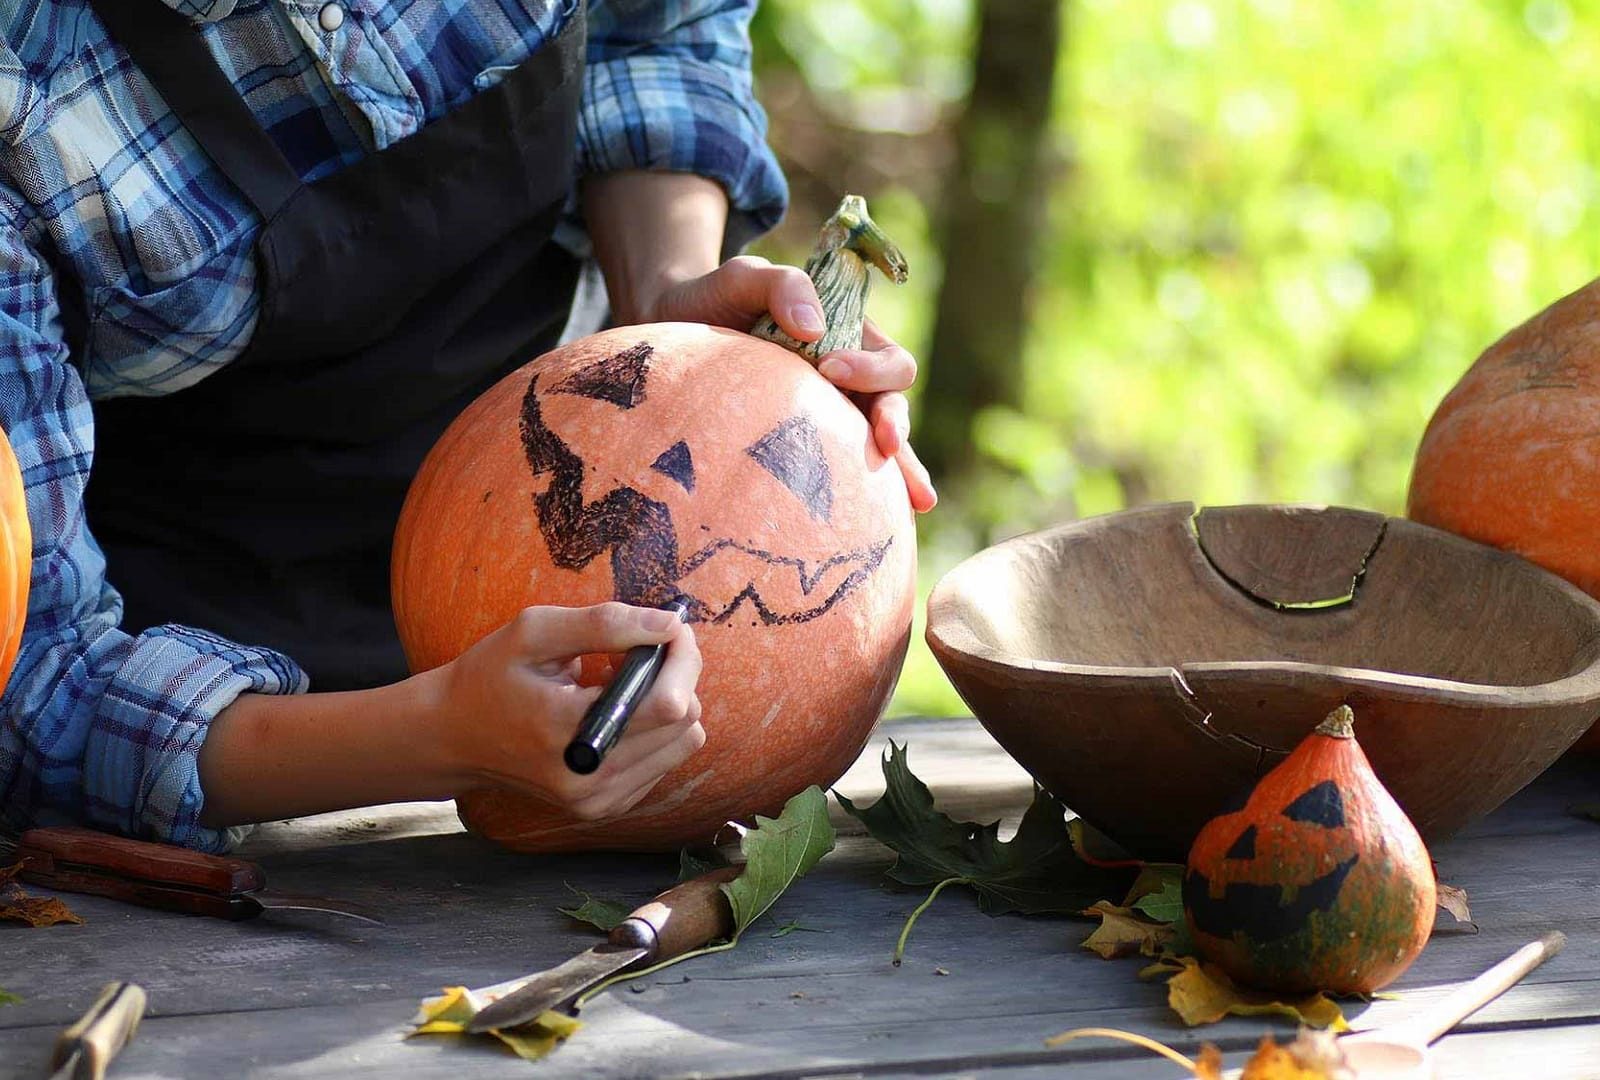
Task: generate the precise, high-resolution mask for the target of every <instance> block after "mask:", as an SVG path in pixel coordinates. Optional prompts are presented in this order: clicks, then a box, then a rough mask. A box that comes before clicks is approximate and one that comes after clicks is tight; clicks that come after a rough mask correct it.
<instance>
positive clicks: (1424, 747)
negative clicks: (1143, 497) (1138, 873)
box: [928, 503, 1600, 860]
mask: <svg viewBox="0 0 1600 1080" xmlns="http://www.w3.org/2000/svg"><path fill="white" fill-rule="evenodd" d="M928 643H929V645H930V646H932V648H933V652H934V655H935V656H936V657H938V660H939V663H940V664H941V665H942V666H943V667H944V670H945V672H946V673H947V674H948V675H949V676H950V679H951V681H952V682H954V683H955V686H956V689H957V690H959V691H960V693H961V696H962V698H963V699H964V700H965V701H966V703H967V704H968V706H970V707H971V709H972V711H973V712H974V713H975V714H976V715H977V717H978V719H979V720H980V721H982V723H983V725H984V726H985V727H986V728H988V730H989V731H990V733H991V734H993V735H994V737H995V739H996V740H998V741H999V743H1000V745H1001V746H1003V747H1005V749H1006V750H1007V752H1009V753H1010V754H1011V755H1012V756H1013V757H1015V758H1016V759H1017V761H1019V762H1020V763H1021V764H1022V765H1023V767H1024V768H1026V769H1027V770H1028V771H1029V772H1031V773H1032V774H1033V776H1034V777H1035V779H1037V780H1038V781H1039V783H1041V784H1042V785H1044V787H1046V788H1047V789H1049V790H1050V791H1051V792H1053V793H1054V794H1055V795H1056V796H1057V797H1058V798H1060V799H1061V800H1062V801H1064V802H1065V803H1066V804H1067V805H1068V806H1070V807H1072V808H1073V809H1074V810H1076V811H1077V812H1078V813H1079V814H1081V815H1082V816H1083V818H1084V819H1085V820H1086V821H1087V822H1089V823H1090V824H1091V825H1093V826H1095V827H1096V828H1098V829H1100V830H1101V831H1102V832H1104V833H1106V834H1107V835H1109V836H1110V837H1111V838H1112V839H1114V840H1116V841H1118V842H1119V843H1120V844H1122V845H1123V846H1124V847H1126V848H1128V849H1129V850H1130V851H1132V852H1135V853H1137V854H1140V855H1143V856H1145V857H1148V858H1160V859H1173V860H1182V859H1183V858H1184V857H1185V856H1186V854H1187V852H1188V848H1189V844H1190V842H1191V841H1192V840H1193V838H1194V835H1195V833H1196V832H1198V831H1199V829H1200V826H1201V825H1203V824H1204V823H1205V822H1206V821H1207V820H1208V819H1210V818H1211V817H1213V816H1215V815H1216V814H1217V813H1218V812H1220V811H1221V809H1222V807H1223V805H1224V803H1225V802H1227V801H1228V799H1229V798H1230V797H1231V796H1233V795H1235V794H1237V793H1238V792H1239V791H1241V790H1244V789H1247V788H1248V787H1249V786H1250V785H1251V784H1252V782H1253V781H1254V779H1255V778H1256V777H1258V776H1259V775H1261V773H1263V772H1264V771H1266V770H1267V769H1269V768H1271V767H1272V766H1273V765H1274V764H1276V763H1277V762H1278V761H1279V760H1281V759H1282V758H1283V756H1284V755H1285V754H1286V753H1287V752H1288V751H1289V750H1291V749H1292V748H1293V747H1294V746H1295V745H1296V744H1297V743H1298V742H1299V741H1300V739H1301V738H1302V737H1303V736H1304V735H1305V734H1306V733H1307V732H1309V731H1310V730H1311V729H1312V728H1313V727H1315V726H1316V724H1317V722H1318V721H1320V720H1321V719H1322V718H1323V717H1324V716H1325V715H1326V714H1327V713H1328V712H1329V711H1330V710H1331V709H1333V708H1334V707H1335V706H1337V705H1339V704H1340V703H1341V702H1348V703H1349V704H1350V706H1351V707H1352V708H1353V709H1354V710H1355V713H1356V736H1357V738H1359V739H1360V741H1361V745H1362V746H1363V747H1364V748H1365V749H1366V752H1367V755H1368V757H1370V758H1371V759H1372V764H1373V766H1374V768H1375V769H1376V770H1377V773H1378V775H1379V777H1381V778H1382V780H1383V782H1384V783H1385V784H1386V785H1387V786H1388V787H1389V790H1390V791H1391V792H1393V793H1394V796H1395V798H1396V799H1397V800H1399V802H1400V805H1401V806H1403V807H1405V809H1406V812H1407V813H1408V814H1410V815H1411V818H1412V820H1413V821H1414V822H1415V823H1416V825H1417V828H1418V830H1419V831H1420V832H1421V833H1422V835H1423V837H1424V838H1425V839H1427V840H1429V841H1437V840H1439V839H1440V838H1442V837H1444V836H1446V835H1448V834H1449V833H1451V832H1453V831H1454V830H1456V829H1459V828H1460V827H1461V826H1463V825H1465V824H1467V823H1468V822H1469V821H1472V820H1473V819H1475V818H1477V817H1480V816H1481V815H1483V814H1487V813H1488V812H1489V811H1490V810H1493V809H1494V808H1495V807H1496V806H1498V805H1500V803H1502V802H1503V801H1505V800H1506V799H1507V798H1508V797H1510V796H1511V794H1512V793H1514V792H1515V791H1517V790H1518V789H1519V788H1521V787H1522V786H1523V785H1524V784H1526V783H1528V781H1530V780H1532V779H1533V778H1534V777H1535V776H1537V775H1538V774H1539V773H1540V772H1541V771H1542V770H1543V769H1545V768H1546V767H1547V766H1548V765H1549V764H1550V763H1551V762H1553V761H1554V760H1555V759H1556V758H1557V757H1558V756H1559V755H1560V754H1561V752H1562V751H1563V750H1565V749H1566V748H1567V747H1568V746H1569V745H1571V744H1572V743H1573V742H1574V741H1575V740H1577V738H1578V737H1579V736H1580V735H1581V734H1583V732H1584V730H1585V729H1586V728H1587V727H1588V726H1589V724H1590V723H1591V722H1592V721H1593V720H1594V719H1595V717H1596V715H1600V603H1597V602H1596V601H1595V600H1594V599H1592V598H1590V597H1589V596H1587V595H1585V594H1584V593H1582V592H1581V591H1579V590H1578V589H1577V588H1575V587H1574V586H1572V585H1570V584H1568V583H1567V582H1565V581H1563V580H1562V579H1560V578H1558V577H1556V576H1555V575H1554V574H1550V573H1547V572H1546V571H1544V570H1541V569H1539V568H1538V567H1536V566H1534V565H1533V564H1532V563H1530V562H1527V561H1525V560H1523V559H1521V558H1519V557H1518V556H1515V555H1511V554H1509V553H1506V552H1502V551H1498V550H1496V549H1493V548H1489V547H1484V546H1482V545H1480V544H1475V543H1473V542H1471V541H1469V540H1464V539H1462V538H1460V537H1458V536H1455V535H1453V534H1451V533H1447V532H1442V531H1440V530H1438V529H1432V528H1428V527H1427V526H1423V525H1418V524H1416V523H1414V522H1410V521H1405V520H1402V519H1399V518H1385V517H1384V516H1383V515H1381V514H1376V513H1371V512H1367V511H1361V510H1347V509H1340V508H1323V507H1289V506H1232V507H1219V508H1211V509H1206V510H1202V511H1200V512H1199V513H1198V514H1197V513H1196V512H1195V509H1194V507H1193V505H1191V504H1188V503H1182V504H1173V505H1167V506H1154V507H1149V508H1146V509H1139V510H1129V511H1125V512H1123V513H1118V514H1111V515H1107V516H1105V517H1099V518H1092V519H1089V520H1086V521H1079V522H1074V523H1072V524H1069V525H1063V526H1060V527H1058V528H1053V529H1049V530H1046V531H1043V532H1039V533H1034V534H1031V535H1028V536H1022V537H1018V538H1017V539H1014V540H1009V541H1007V542H1005V543H1002V544H999V545H996V546H995V547H992V548H989V549H987V550H985V551H982V552H980V553H978V554H977V555H974V556H973V557H972V558H970V559H968V560H966V561H965V562H963V563H962V564H961V565H959V566H957V567H956V568H955V569H954V570H952V571H951V572H950V573H949V574H947V575H946V576H945V577H944V579H943V580H941V581H940V582H939V584H938V585H937V586H936V587H935V589H934V590H933V595H932V596H931V597H930V598H929V600H928Z"/></svg>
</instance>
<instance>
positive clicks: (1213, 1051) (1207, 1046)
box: [1194, 1043, 1222, 1080]
mask: <svg viewBox="0 0 1600 1080" xmlns="http://www.w3.org/2000/svg"><path fill="white" fill-rule="evenodd" d="M1194 1076H1195V1080H1222V1051H1221V1050H1218V1049H1217V1046H1216V1044H1215V1043H1201V1044H1200V1056H1199V1057H1197V1058H1195V1059H1194Z"/></svg>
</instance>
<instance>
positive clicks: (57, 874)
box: [14, 825, 380, 923]
mask: <svg viewBox="0 0 1600 1080" xmlns="http://www.w3.org/2000/svg"><path fill="white" fill-rule="evenodd" d="M14 855H15V857H16V858H19V859H21V860H22V863H23V867H22V871H21V874H20V875H19V876H20V877H21V878H22V880H24V881H27V882H31V883H33V884H35V885H42V886H44V887H45V888H48V889H58V890H60V891H62V892H77V893H92V894H93V895H95V896H109V897H110V898H111V899H113V900H124V901H127V902H128V903H131V904H141V905H143V906H145V907H153V908H161V909H163V910H166V911H181V912H185V913H187V914H190V915H210V916H213V917H215V918H219V919H249V918H253V917H254V916H256V915H259V914H261V912H262V911H263V910H266V909H269V908H288V909H293V910H306V911H325V912H331V913H333V914H336V915H345V916H348V917H350V918H354V919H361V920H363V921H366V922H373V923H376V922H379V921H380V920H378V919H375V918H373V917H371V916H369V915H364V914H360V913H358V912H355V911H353V910H351V909H350V905H349V904H345V903H335V902H333V901H329V900H323V899H321V898H319V897H314V896H294V895H290V894H288V893H282V892H275V891H273V892H269V891H266V884H267V876H266V874H264V873H263V872H262V870H261V867H259V866H257V865H256V864H255V863H253V862H248V861H246V860H244V859H235V858H230V857H228V856H223V855H207V854H205V853H203V852H199V851H190V850H188V849H187V848H179V847H173V846H171V845H170V844H152V843H149V842H147V841H144V840H130V839H128V838H127V837H125V836H112V835H110V834H109V833H103V832H96V831H95V830H93V829H83V828H79V827H77V826H74V825H63V826H52V827H49V828H42V829H30V830H28V831H27V832H25V833H23V834H22V837H21V839H19V840H18V841H17V844H16V850H15V853H14Z"/></svg>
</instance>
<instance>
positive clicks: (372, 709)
mask: <svg viewBox="0 0 1600 1080" xmlns="http://www.w3.org/2000/svg"><path fill="white" fill-rule="evenodd" d="M438 683H439V678H438V675H437V673H436V672H428V673H424V674H423V675H419V676H415V677H413V678H410V679H407V680H405V681H404V682H399V683H395V684H394V685H392V686H384V687H379V688H377V689H375V690H354V691H349V692H344V693H330V694H293V695H283V696H277V695H271V694H242V695H240V696H239V697H238V698H237V699H236V700H235V701H234V702H233V704H231V705H229V706H228V707H227V708H226V709H224V710H223V711H222V712H221V713H220V714H218V715H217V717H216V718H215V719H214V720H213V721H212V722H211V727H210V730H209V732H208V733H207V735H206V741H205V744H204V745H203V746H202V747H201V748H200V787H201V790H202V791H203V792H204V793H205V805H204V807H203V808H202V810H201V814H200V821H201V824H203V825H205V826H207V827H209V828H218V827H221V826H224V825H240V824H245V823H247V822H255V821H274V820H277V819H279V818H286V817H296V816H299V815H303V814H315V813H321V812H323V811H327V810H343V809H347V808H349V807H354V806H372V805H375V804H378V803H388V802H401V801H406V800H410V799H447V798H450V797H451V796H453V795H455V794H457V793H458V792H459V791H460V790H462V789H463V788H465V787H468V786H470V784H471V778H470V777H469V775H468V770H466V769H464V768H461V767H458V766H457V765H456V764H455V763H454V762H452V761H451V760H450V750H449V744H448V740H446V739H445V738H443V736H442V733H441V730H440V725H439V724H438V719H437V714H438V693H439V688H438Z"/></svg>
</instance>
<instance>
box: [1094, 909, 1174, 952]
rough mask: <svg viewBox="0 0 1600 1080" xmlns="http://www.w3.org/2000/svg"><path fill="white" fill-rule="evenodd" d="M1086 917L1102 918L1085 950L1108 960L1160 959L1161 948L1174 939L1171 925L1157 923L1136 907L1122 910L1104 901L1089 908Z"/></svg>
mask: <svg viewBox="0 0 1600 1080" xmlns="http://www.w3.org/2000/svg"><path fill="white" fill-rule="evenodd" d="M1083 913H1084V914H1085V915H1089V916H1095V915H1098V916H1100V925H1099V927H1098V928H1096V930H1095V932H1094V933H1092V934H1090V935H1089V936H1088V937H1087V938H1085V939H1084V941H1083V947H1084V948H1085V949H1088V950H1089V951H1090V952H1092V953H1095V954H1097V955H1098V956H1100V957H1101V958H1102V959H1104V960H1115V959H1117V958H1119V957H1123V956H1134V955H1141V956H1156V955H1158V954H1159V953H1160V952H1161V947H1162V946H1163V945H1165V944H1166V943H1167V942H1169V941H1171V940H1172V936H1173V929H1172V926H1171V925H1170V924H1168V923H1160V922H1153V921H1151V920H1150V919H1147V918H1145V917H1144V916H1142V915H1140V914H1139V913H1138V912H1136V911H1134V910H1133V909H1132V908H1125V907H1118V906H1117V905H1116V904H1113V903H1111V902H1110V901H1107V900H1101V901H1100V902H1099V903H1097V904H1095V905H1094V906H1093V907H1090V908H1085V909H1084V912H1083Z"/></svg>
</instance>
